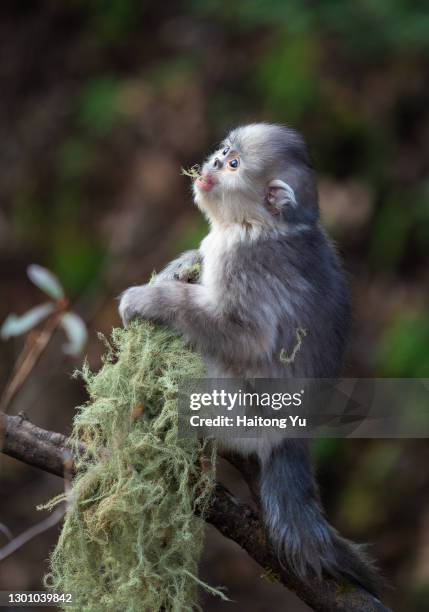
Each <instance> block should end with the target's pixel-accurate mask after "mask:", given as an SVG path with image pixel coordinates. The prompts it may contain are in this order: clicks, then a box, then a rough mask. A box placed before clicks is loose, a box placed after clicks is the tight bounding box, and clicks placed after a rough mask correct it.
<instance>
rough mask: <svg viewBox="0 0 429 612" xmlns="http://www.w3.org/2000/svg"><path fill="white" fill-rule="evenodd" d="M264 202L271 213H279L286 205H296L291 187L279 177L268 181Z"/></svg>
mask: <svg viewBox="0 0 429 612" xmlns="http://www.w3.org/2000/svg"><path fill="white" fill-rule="evenodd" d="M265 203H266V205H267V207H268V208H269V209H270V210H271V212H272V213H273V214H278V213H280V212H281V210H282V209H283V208H284V207H285V206H287V205H290V206H293V207H294V208H295V206H297V205H298V202H297V201H296V197H295V192H294V190H293V189H292V187H291V186H290V185H288V184H287V183H285V182H284V181H281V180H279V179H275V180H273V181H270V182H269V183H268V185H267V192H266V195H265Z"/></svg>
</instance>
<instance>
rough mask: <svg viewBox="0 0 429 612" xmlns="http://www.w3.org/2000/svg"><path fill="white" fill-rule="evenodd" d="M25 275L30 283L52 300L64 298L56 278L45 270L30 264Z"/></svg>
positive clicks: (62, 290)
mask: <svg viewBox="0 0 429 612" xmlns="http://www.w3.org/2000/svg"><path fill="white" fill-rule="evenodd" d="M27 275H28V278H29V279H30V280H31V282H32V283H33V284H34V285H36V287H39V289H41V290H42V291H44V292H45V293H46V294H47V295H49V297H51V298H52V299H53V300H61V299H63V298H64V289H63V288H62V286H61V283H60V281H59V280H58V279H57V277H56V276H55V275H54V274H52V272H50V271H49V270H47V269H46V268H42V266H38V265H37V264H31V265H30V266H28V268H27Z"/></svg>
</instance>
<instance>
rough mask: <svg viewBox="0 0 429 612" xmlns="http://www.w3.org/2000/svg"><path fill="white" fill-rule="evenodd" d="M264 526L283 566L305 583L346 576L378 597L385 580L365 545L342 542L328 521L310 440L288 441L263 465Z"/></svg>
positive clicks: (342, 539) (261, 483)
mask: <svg viewBox="0 0 429 612" xmlns="http://www.w3.org/2000/svg"><path fill="white" fill-rule="evenodd" d="M260 492H261V502H262V506H263V511H264V518H265V523H266V526H267V528H268V532H269V534H270V537H271V540H272V543H273V545H274V547H275V548H276V550H277V553H278V556H279V560H280V562H281V563H285V561H286V562H287V564H288V565H289V566H290V567H291V568H292V569H293V570H294V572H295V573H296V575H297V576H298V577H300V578H301V579H303V580H305V578H306V577H308V576H309V575H311V574H315V575H316V576H317V577H319V578H321V576H322V573H323V572H326V573H328V574H330V575H332V576H334V577H335V578H337V579H341V577H346V578H348V579H349V580H351V581H353V582H355V583H358V584H359V585H361V586H362V587H364V588H365V589H366V590H367V591H369V592H370V593H372V594H373V595H376V594H377V592H378V591H379V588H380V582H381V581H380V578H379V576H378V573H377V571H376V569H375V566H374V563H373V561H372V560H371V559H370V558H369V557H368V556H367V555H366V553H365V552H364V550H363V547H362V546H359V545H357V544H354V543H353V542H350V541H349V540H346V539H345V538H343V537H342V536H341V535H340V534H339V533H338V532H337V531H336V530H335V529H334V528H333V527H332V526H331V525H330V524H329V523H328V522H327V520H326V518H325V516H324V514H323V510H322V507H321V504H320V500H319V493H318V489H317V485H316V483H315V480H314V477H313V473H312V468H311V464H310V460H309V455H308V450H307V444H306V442H305V440H285V441H283V442H282V443H281V444H280V445H279V446H277V447H276V448H275V449H274V450H273V451H272V452H271V455H270V456H269V458H268V460H266V461H265V462H263V463H262V465H261V476H260Z"/></svg>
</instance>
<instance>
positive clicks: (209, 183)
mask: <svg viewBox="0 0 429 612" xmlns="http://www.w3.org/2000/svg"><path fill="white" fill-rule="evenodd" d="M293 139H295V141H294V140H293ZM293 145H294V146H295V147H296V148H298V146H301V147H304V154H305V145H304V144H303V141H302V139H301V138H300V137H299V136H298V135H297V134H296V133H295V132H293V131H292V130H288V129H287V128H284V127H282V126H277V125H270V124H264V123H260V124H252V125H248V126H245V127H240V128H237V129H235V130H233V131H232V132H230V134H229V135H228V136H227V138H226V139H225V140H224V141H223V142H222V144H221V146H220V147H219V148H218V149H217V150H216V151H215V152H214V153H213V154H212V155H211V156H210V157H209V158H208V159H207V160H206V162H205V163H204V164H203V166H202V169H201V175H200V177H199V178H197V179H196V181H195V182H194V199H195V202H196V204H197V205H198V207H199V208H201V210H203V211H204V212H205V213H206V214H207V216H208V217H209V219H211V220H213V221H217V222H221V223H240V224H245V225H248V224H250V225H255V224H256V225H259V226H261V225H269V226H272V225H273V224H275V223H277V222H278V220H279V213H280V211H281V210H283V209H284V208H285V207H286V206H287V205H289V206H290V207H297V205H298V202H297V199H296V196H295V188H294V187H293V186H291V184H290V181H286V180H285V177H286V176H290V177H291V178H292V179H293V180H294V181H295V182H296V180H297V179H299V176H298V175H299V172H297V171H296V168H297V167H298V166H299V163H300V160H299V159H298V158H296V159H294V158H293V155H292V154H291V153H290V151H292V148H293ZM288 147H289V149H288Z"/></svg>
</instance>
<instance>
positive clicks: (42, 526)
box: [0, 504, 66, 561]
mask: <svg viewBox="0 0 429 612" xmlns="http://www.w3.org/2000/svg"><path fill="white" fill-rule="evenodd" d="M65 511H66V504H62V505H61V506H59V507H58V508H57V509H56V510H54V512H52V514H50V515H49V516H48V517H46V518H45V519H43V521H40V523H36V524H35V525H32V526H31V527H30V528H29V529H27V530H26V531H24V532H23V533H21V534H20V535H19V536H17V537H16V538H14V539H13V540H11V541H10V542H8V543H7V544H6V545H5V546H3V548H0V561H3V559H6V557H9V556H10V555H12V554H13V553H14V552H16V551H17V550H18V548H21V547H22V546H24V544H27V542H29V541H30V540H32V539H33V538H35V537H36V536H38V535H40V534H41V533H44V532H45V531H47V530H48V529H50V528H51V527H54V525H56V524H57V523H59V522H60V521H61V519H62V518H63V516H64V514H65Z"/></svg>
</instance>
